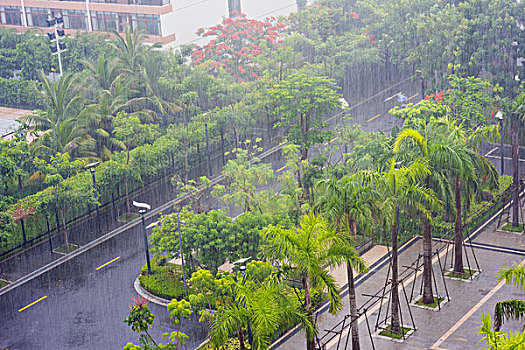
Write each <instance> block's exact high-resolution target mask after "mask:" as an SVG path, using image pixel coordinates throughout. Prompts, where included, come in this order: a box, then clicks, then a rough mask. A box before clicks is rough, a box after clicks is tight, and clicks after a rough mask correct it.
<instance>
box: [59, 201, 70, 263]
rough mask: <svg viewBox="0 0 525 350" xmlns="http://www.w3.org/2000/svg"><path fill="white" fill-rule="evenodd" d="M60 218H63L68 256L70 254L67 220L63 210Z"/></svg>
mask: <svg viewBox="0 0 525 350" xmlns="http://www.w3.org/2000/svg"><path fill="white" fill-rule="evenodd" d="M60 216H61V218H62V227H63V228H64V242H65V243H66V254H69V239H68V236H67V227H66V218H65V215H64V210H63V209H62V210H60Z"/></svg>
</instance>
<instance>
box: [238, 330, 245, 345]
mask: <svg viewBox="0 0 525 350" xmlns="http://www.w3.org/2000/svg"><path fill="white" fill-rule="evenodd" d="M237 338H238V339H239V349H240V350H244V336H243V334H242V328H239V329H238V330H237Z"/></svg>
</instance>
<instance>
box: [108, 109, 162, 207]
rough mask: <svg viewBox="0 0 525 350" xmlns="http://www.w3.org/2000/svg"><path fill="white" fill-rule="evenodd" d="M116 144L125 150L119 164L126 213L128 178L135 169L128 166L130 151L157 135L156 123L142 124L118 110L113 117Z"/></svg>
mask: <svg viewBox="0 0 525 350" xmlns="http://www.w3.org/2000/svg"><path fill="white" fill-rule="evenodd" d="M113 125H114V130H113V133H114V135H115V139H116V144H117V145H119V146H120V147H121V148H122V149H123V150H124V151H125V152H126V163H125V164H121V170H122V174H123V177H124V184H125V187H126V207H127V210H128V215H129V214H130V213H131V206H130V199H129V179H130V178H131V177H132V176H133V175H136V174H133V173H134V172H135V169H133V167H132V166H130V165H131V164H130V160H131V158H130V152H131V150H132V149H133V148H135V147H137V146H139V145H142V144H144V143H147V142H151V141H153V140H154V138H155V136H156V135H157V127H158V126H157V125H154V124H144V123H142V121H141V120H140V119H139V117H137V116H136V115H133V114H127V113H125V112H119V113H118V114H117V115H116V116H115V118H114V119H113Z"/></svg>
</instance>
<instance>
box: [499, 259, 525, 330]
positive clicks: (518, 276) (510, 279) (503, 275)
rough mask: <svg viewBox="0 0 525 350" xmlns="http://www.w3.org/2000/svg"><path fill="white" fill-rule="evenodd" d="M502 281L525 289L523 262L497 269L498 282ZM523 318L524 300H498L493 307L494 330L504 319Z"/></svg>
mask: <svg viewBox="0 0 525 350" xmlns="http://www.w3.org/2000/svg"><path fill="white" fill-rule="evenodd" d="M502 281H505V283H506V284H513V285H514V286H515V287H516V288H519V289H521V290H523V291H525V267H524V266H523V264H514V265H513V266H510V267H507V268H504V269H502V270H500V271H498V282H502ZM523 318H525V300H519V299H512V300H506V301H499V302H497V303H496V307H495V308H494V330H495V331H499V330H500V328H501V326H502V325H503V322H504V321H505V319H523Z"/></svg>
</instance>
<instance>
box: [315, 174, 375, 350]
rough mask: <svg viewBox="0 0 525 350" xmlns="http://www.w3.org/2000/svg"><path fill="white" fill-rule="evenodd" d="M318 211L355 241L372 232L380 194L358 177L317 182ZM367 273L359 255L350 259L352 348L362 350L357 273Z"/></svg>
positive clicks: (348, 269)
mask: <svg viewBox="0 0 525 350" xmlns="http://www.w3.org/2000/svg"><path fill="white" fill-rule="evenodd" d="M316 189H317V190H318V191H319V192H320V193H319V195H318V196H317V198H318V200H317V204H316V208H317V210H319V211H320V212H321V213H323V215H324V216H325V217H326V218H328V219H329V221H330V222H331V223H332V224H333V225H334V227H335V228H336V230H338V231H339V232H345V233H347V234H349V235H350V236H351V237H352V240H353V241H354V242H355V239H356V237H357V228H358V227H359V229H360V230H361V231H362V232H366V233H369V232H370V231H371V228H372V213H373V211H375V210H376V209H377V208H376V207H377V206H376V200H377V199H378V195H377V193H376V192H375V191H374V190H373V189H372V188H371V187H370V186H365V185H364V184H363V183H360V182H359V181H358V180H357V178H356V176H344V177H343V178H341V179H340V180H336V179H334V178H330V179H323V180H320V181H319V182H317V185H316ZM354 269H355V270H356V271H357V272H358V273H362V272H367V270H368V269H367V268H366V265H365V264H364V261H363V260H362V259H361V258H360V257H359V256H357V257H356V258H355V259H347V261H346V273H347V280H348V301H349V307H350V318H351V320H352V325H351V327H352V349H353V350H359V349H360V343H359V329H358V325H359V323H358V322H357V318H358V313H357V302H356V295H355V294H356V293H355V284H354V271H353V270H354Z"/></svg>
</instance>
